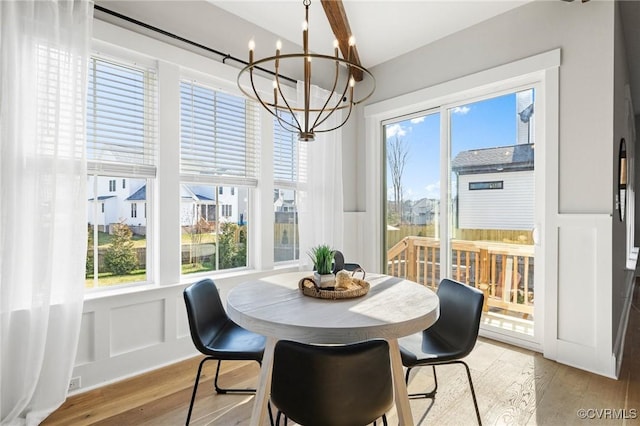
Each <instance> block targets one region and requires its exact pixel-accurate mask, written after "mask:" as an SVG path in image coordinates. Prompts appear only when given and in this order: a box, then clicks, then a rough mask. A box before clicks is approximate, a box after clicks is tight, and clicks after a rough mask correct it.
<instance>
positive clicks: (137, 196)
mask: <svg viewBox="0 0 640 426" xmlns="http://www.w3.org/2000/svg"><path fill="white" fill-rule="evenodd" d="M146 199H147V185H142V186H141V187H140V189H138V190H137V191H136V192H134V193H133V194H131V195H130V196H129V197H128V198H127V199H126V201H145V200H146Z"/></svg>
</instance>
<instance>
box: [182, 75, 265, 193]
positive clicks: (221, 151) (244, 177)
mask: <svg viewBox="0 0 640 426" xmlns="http://www.w3.org/2000/svg"><path fill="white" fill-rule="evenodd" d="M180 114H181V115H180V177H181V179H182V180H186V181H193V182H205V183H212V184H223V185H240V186H256V185H257V183H258V164H259V159H258V138H259V136H260V125H259V123H260V120H259V118H260V117H259V112H258V107H257V105H256V104H255V102H251V101H249V100H247V99H244V98H241V97H239V96H234V95H230V94H228V93H224V92H219V91H216V90H213V89H210V88H208V87H204V86H200V85H197V84H195V83H193V82H190V81H182V82H181V83H180Z"/></svg>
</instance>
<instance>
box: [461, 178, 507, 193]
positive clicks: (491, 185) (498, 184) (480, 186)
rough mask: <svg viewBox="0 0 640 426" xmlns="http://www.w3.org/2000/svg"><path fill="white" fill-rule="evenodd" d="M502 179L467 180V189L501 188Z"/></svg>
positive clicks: (502, 184) (502, 185)
mask: <svg viewBox="0 0 640 426" xmlns="http://www.w3.org/2000/svg"><path fill="white" fill-rule="evenodd" d="M503 187H504V181H501V180H494V181H491V182H469V191H478V190H483V189H503Z"/></svg>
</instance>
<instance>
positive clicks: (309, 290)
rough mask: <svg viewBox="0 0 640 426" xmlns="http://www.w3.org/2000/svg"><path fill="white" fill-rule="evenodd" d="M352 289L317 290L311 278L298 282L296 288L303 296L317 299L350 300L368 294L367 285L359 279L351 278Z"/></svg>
mask: <svg viewBox="0 0 640 426" xmlns="http://www.w3.org/2000/svg"><path fill="white" fill-rule="evenodd" d="M351 282H352V285H353V287H355V288H352V289H349V290H336V289H334V288H333V287H329V288H327V289H319V288H317V287H316V286H315V284H314V282H313V277H304V278H303V279H301V280H300V282H298V288H300V290H302V293H303V294H304V295H305V296H311V297H317V298H319V299H351V298H354V297H360V296H364V295H365V294H367V293H368V292H369V287H370V286H369V283H368V282H367V281H365V280H361V279H360V278H354V277H351Z"/></svg>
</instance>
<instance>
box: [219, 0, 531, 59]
mask: <svg viewBox="0 0 640 426" xmlns="http://www.w3.org/2000/svg"><path fill="white" fill-rule="evenodd" d="M207 1H209V2H210V3H212V4H214V5H216V6H218V7H220V8H221V9H224V10H226V11H227V12H229V13H232V14H234V15H238V16H241V17H242V18H243V19H245V20H247V21H249V22H251V23H253V24H255V25H257V26H260V27H262V28H264V29H266V30H267V31H270V32H272V33H274V34H277V35H279V36H280V37H282V39H283V40H288V41H290V42H292V43H295V44H297V45H301V44H302V21H303V20H304V6H303V4H302V0H278V1H265V0H262V1H255V0H253V1H249V0H207ZM529 1H532V0H464V1H463V0H413V1H405V0H386V1H383V0H343V3H344V8H345V11H346V13H347V18H348V20H349V26H350V27H351V31H352V32H353V35H354V36H355V37H356V45H357V47H358V53H359V55H360V62H361V63H362V64H363V65H364V66H365V67H373V66H375V65H377V64H380V63H382V62H385V61H388V60H389V59H392V58H394V57H396V56H399V55H402V54H404V53H407V52H409V51H411V50H414V49H416V48H418V47H421V46H424V45H426V44H429V43H431V42H433V41H435V40H438V39H440V38H442V37H445V36H447V35H449V34H452V33H455V32H456V31H460V30H461V29H464V28H467V27H470V26H472V25H474V24H477V23H479V22H481V21H484V20H486V19H489V18H491V17H493V16H496V15H499V14H501V13H504V12H506V11H508V10H510V9H513V8H515V7H518V6H521V5H523V4H525V3H527V2H529ZM309 38H310V40H309V47H310V49H311V50H312V51H314V52H316V53H325V54H331V52H332V51H333V39H334V36H333V33H332V32H331V28H330V26H329V23H328V22H327V19H326V17H325V15H324V10H323V8H322V4H320V0H312V2H311V6H310V7H309ZM262 48H263V49H264V48H265V47H264V46H262ZM270 50H274V51H275V46H272V47H269V48H268V49H267V50H266V51H270ZM258 51H261V52H265V50H262V49H261V48H260V46H259V40H256V52H258Z"/></svg>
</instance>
